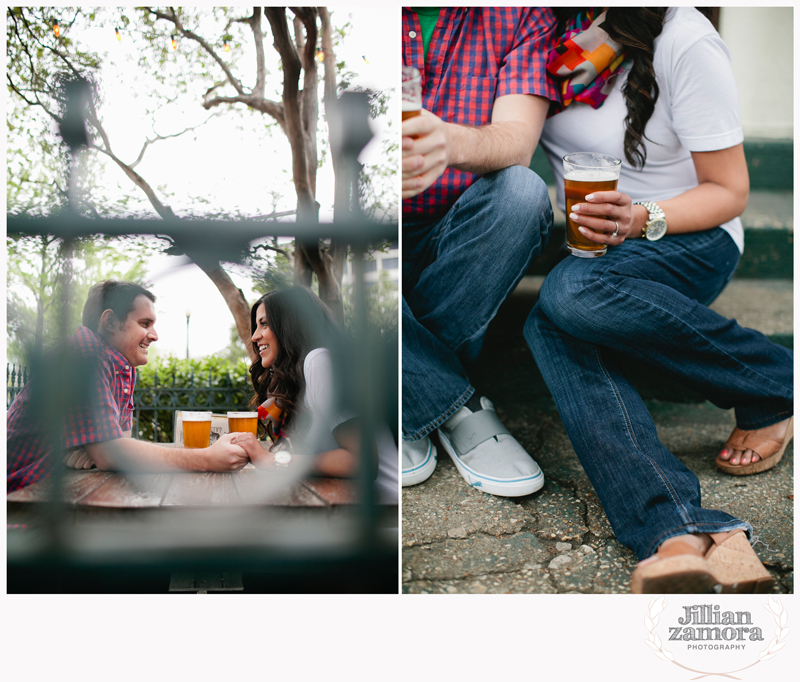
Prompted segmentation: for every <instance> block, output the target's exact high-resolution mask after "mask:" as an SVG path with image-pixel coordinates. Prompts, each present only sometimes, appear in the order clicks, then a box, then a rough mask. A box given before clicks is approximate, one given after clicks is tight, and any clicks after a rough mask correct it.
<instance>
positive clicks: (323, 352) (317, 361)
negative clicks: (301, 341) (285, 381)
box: [303, 348, 331, 377]
mask: <svg viewBox="0 0 800 682" xmlns="http://www.w3.org/2000/svg"><path fill="white" fill-rule="evenodd" d="M330 366H331V352H330V351H329V350H328V349H327V348H315V349H314V350H310V351H308V354H307V355H306V359H305V360H304V361H303V372H304V373H305V375H306V377H308V375H309V374H310V373H312V374H313V373H314V371H320V370H323V369H327V368H328V367H330Z"/></svg>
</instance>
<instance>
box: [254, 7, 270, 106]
mask: <svg viewBox="0 0 800 682" xmlns="http://www.w3.org/2000/svg"><path fill="white" fill-rule="evenodd" d="M250 29H251V30H252V31H253V39H254V40H255V43H256V85H255V87H254V88H253V96H254V97H258V98H259V99H264V84H265V82H266V78H267V67H266V64H265V61H264V32H263V31H262V30H261V8H260V7H254V8H253V16H252V17H251V19H250Z"/></svg>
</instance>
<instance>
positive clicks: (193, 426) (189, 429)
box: [181, 412, 211, 448]
mask: <svg viewBox="0 0 800 682" xmlns="http://www.w3.org/2000/svg"><path fill="white" fill-rule="evenodd" d="M181 417H182V419H183V445H184V447H187V448H207V447H208V446H209V443H210V441H211V412H184V413H183V414H182V415H181Z"/></svg>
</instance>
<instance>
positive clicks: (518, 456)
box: [439, 398, 544, 497]
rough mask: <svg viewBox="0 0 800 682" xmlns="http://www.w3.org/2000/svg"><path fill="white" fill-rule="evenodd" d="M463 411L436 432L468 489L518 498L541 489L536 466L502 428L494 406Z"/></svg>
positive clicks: (484, 400) (484, 404) (487, 403)
mask: <svg viewBox="0 0 800 682" xmlns="http://www.w3.org/2000/svg"><path fill="white" fill-rule="evenodd" d="M481 406H482V407H483V409H482V410H478V411H477V412H473V411H472V410H470V409H469V408H468V407H466V406H464V407H462V408H461V409H460V410H459V411H458V412H456V413H455V414H454V415H453V416H452V417H450V419H448V420H447V421H446V422H445V423H444V424H442V426H441V428H440V429H439V440H440V441H441V443H442V447H443V448H444V449H445V450H446V451H447V454H448V455H450V458H451V459H452V460H453V462H454V463H455V465H456V468H457V469H458V472H459V473H460V474H461V476H462V477H463V478H464V480H465V481H466V482H467V483H469V484H470V485H471V486H473V487H475V488H477V489H478V490H481V491H483V492H486V493H490V494H492V495H499V496H501V497H520V496H522V495H530V494H531V493H535V492H536V491H537V490H539V489H540V488H541V487H542V486H543V485H544V474H543V473H542V470H541V469H540V468H539V465H538V464H537V463H536V462H535V461H534V459H533V458H532V457H531V456H530V455H529V454H528V453H527V452H526V451H525V449H524V448H523V447H522V446H521V445H520V444H519V443H518V442H517V439H516V438H514V436H512V435H511V434H510V433H509V431H508V429H507V428H506V427H505V426H503V423H502V422H501V421H500V418H499V417H498V416H497V412H496V411H495V409H494V405H493V404H492V402H491V401H490V400H489V399H488V398H481Z"/></svg>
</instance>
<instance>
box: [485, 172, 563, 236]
mask: <svg viewBox="0 0 800 682" xmlns="http://www.w3.org/2000/svg"><path fill="white" fill-rule="evenodd" d="M482 179H483V180H485V181H486V182H487V183H489V193H490V195H491V197H492V201H491V209H490V210H491V211H492V213H494V215H495V220H494V221H493V222H494V224H495V226H496V229H497V230H499V231H500V232H502V233H503V234H504V235H505V236H504V238H507V239H508V240H509V245H510V246H511V245H513V244H515V243H518V242H523V243H525V244H527V243H529V242H530V245H531V246H533V247H535V246H541V245H544V243H546V241H547V238H548V237H549V235H550V232H551V231H552V227H553V208H552V205H551V204H550V195H549V194H548V192H547V185H546V184H545V182H544V180H542V179H541V178H540V177H539V176H538V175H537V174H536V173H534V172H533V171H532V170H530V169H529V168H524V167H523V166H510V167H509V168H504V169H503V170H499V171H495V172H494V173H489V174H487V175H485V176H483V178H482Z"/></svg>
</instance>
